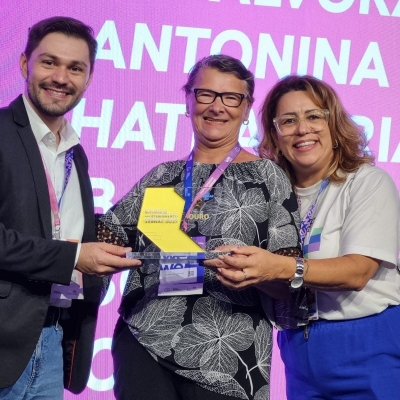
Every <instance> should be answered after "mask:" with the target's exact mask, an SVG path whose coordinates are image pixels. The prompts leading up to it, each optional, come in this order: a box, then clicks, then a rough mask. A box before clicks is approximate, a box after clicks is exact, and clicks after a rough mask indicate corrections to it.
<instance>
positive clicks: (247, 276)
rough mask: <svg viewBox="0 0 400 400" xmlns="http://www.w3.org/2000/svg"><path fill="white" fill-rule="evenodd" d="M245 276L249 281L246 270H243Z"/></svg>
mask: <svg viewBox="0 0 400 400" xmlns="http://www.w3.org/2000/svg"><path fill="white" fill-rule="evenodd" d="M242 272H243V275H244V280H246V279H248V276H247V274H246V271H245V270H244V269H242Z"/></svg>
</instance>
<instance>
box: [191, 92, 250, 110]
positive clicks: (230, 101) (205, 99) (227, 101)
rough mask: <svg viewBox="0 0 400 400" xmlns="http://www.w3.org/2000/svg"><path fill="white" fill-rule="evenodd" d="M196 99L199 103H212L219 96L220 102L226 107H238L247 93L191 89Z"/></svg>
mask: <svg viewBox="0 0 400 400" xmlns="http://www.w3.org/2000/svg"><path fill="white" fill-rule="evenodd" d="M192 92H194V96H195V97H196V101H197V102H198V103H201V104H212V103H214V101H215V99H216V98H217V97H220V98H221V100H222V103H223V104H224V105H226V106H227V107H239V106H240V105H241V104H242V101H243V99H246V98H247V97H248V95H247V94H243V93H235V92H223V93H219V92H214V90H210V89H193V88H192Z"/></svg>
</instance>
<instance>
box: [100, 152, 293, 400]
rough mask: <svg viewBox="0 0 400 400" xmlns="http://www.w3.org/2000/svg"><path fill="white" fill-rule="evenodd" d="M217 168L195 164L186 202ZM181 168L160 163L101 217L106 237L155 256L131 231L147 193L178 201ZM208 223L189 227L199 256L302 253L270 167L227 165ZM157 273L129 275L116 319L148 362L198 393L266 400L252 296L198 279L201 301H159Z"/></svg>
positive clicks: (265, 334)
mask: <svg viewBox="0 0 400 400" xmlns="http://www.w3.org/2000/svg"><path fill="white" fill-rule="evenodd" d="M216 167H217V166H216V165H212V164H201V163H194V167H193V196H195V194H196V192H197V191H198V190H199V189H200V188H201V186H202V185H203V184H204V182H205V181H206V180H207V178H208V177H209V176H210V174H211V173H212V172H213V171H214V170H215V168H216ZM184 173H185V161H174V162H166V163H163V164H161V165H159V166H157V167H156V168H154V169H153V170H152V171H151V172H149V173H148V174H147V175H146V176H145V177H144V178H143V179H141V180H140V181H139V182H138V183H137V184H136V185H135V186H134V187H133V188H132V190H131V191H130V192H129V193H128V194H127V195H126V196H125V197H124V198H122V200H120V201H119V202H118V203H117V204H116V205H115V206H114V207H113V208H112V209H111V210H110V211H108V212H107V214H105V215H104V216H102V217H101V222H102V224H104V225H105V229H107V230H109V231H111V233H112V235H114V236H116V237H118V238H119V239H120V240H122V241H123V242H124V243H125V244H128V245H129V246H131V247H132V248H133V249H134V251H148V252H152V251H159V249H158V248H157V247H156V246H155V245H154V244H153V243H151V242H150V241H149V240H148V238H147V237H146V236H144V235H143V234H142V233H140V232H139V231H137V228H136V225H137V221H138V217H139V212H140V208H141V203H142V199H143V195H144V191H145V188H146V187H155V186H157V187H159V186H173V187H174V188H175V190H176V192H177V193H179V194H180V195H182V193H183V183H182V182H183V177H184ZM200 211H201V212H203V213H204V214H208V216H209V218H208V219H193V220H189V229H188V234H189V235H190V236H191V237H195V236H205V237H206V250H213V249H215V248H216V247H218V246H220V245H254V246H258V247H261V248H264V249H267V250H269V251H271V252H278V253H279V252H280V251H282V250H285V249H286V250H287V249H292V250H293V249H294V251H297V252H298V253H300V244H299V239H298V230H297V227H298V223H299V215H298V212H297V202H296V198H295V196H294V194H293V192H292V189H291V185H290V183H289V181H288V179H287V177H286V175H285V174H284V172H283V171H282V170H281V169H280V168H279V167H277V166H276V165H275V164H274V163H272V162H271V161H269V160H265V159H260V160H255V161H247V162H242V163H232V164H230V165H229V167H228V168H227V169H226V170H225V172H224V174H223V175H222V176H221V177H220V178H219V180H218V181H217V182H216V184H215V185H214V187H213V188H212V190H211V192H210V196H209V200H208V201H206V202H204V203H203V204H202V205H201V210H200ZM158 283H159V265H158V264H156V263H153V264H151V263H149V264H145V265H143V266H142V267H141V268H139V269H134V270H132V271H130V273H129V276H128V280H127V283H126V287H125V290H124V293H123V298H122V302H121V306H120V309H119V312H120V314H121V316H122V318H123V319H124V321H125V322H126V323H127V324H128V326H129V328H130V331H131V332H132V334H133V335H134V336H135V338H136V339H137V340H138V341H139V343H140V344H141V345H142V346H144V347H145V348H146V349H147V351H148V352H149V353H150V354H151V355H152V356H153V358H154V359H155V360H157V361H158V362H159V363H161V364H162V365H163V366H165V367H167V368H168V369H170V370H172V371H174V372H175V373H177V374H179V375H181V376H184V377H186V378H188V379H190V380H192V381H194V382H196V383H197V384H198V385H200V386H201V387H203V388H206V389H208V390H211V391H214V392H216V393H219V394H223V395H227V396H232V397H237V398H239V399H255V400H261V399H263V400H265V399H268V398H269V375H270V365H271V353H272V326H271V324H270V323H269V321H268V320H267V318H266V317H265V313H264V311H263V308H262V306H261V303H260V293H259V292H258V290H257V289H255V288H250V289H246V290H242V291H231V290H229V289H227V288H226V287H224V286H223V285H222V284H221V283H220V282H219V280H218V279H216V277H215V274H214V272H213V271H212V270H210V269H207V268H206V269H205V277H204V290H203V294H202V295H192V296H175V297H173V296H171V297H159V296H158V295H157V290H158Z"/></svg>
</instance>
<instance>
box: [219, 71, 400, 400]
mask: <svg viewBox="0 0 400 400" xmlns="http://www.w3.org/2000/svg"><path fill="white" fill-rule="evenodd" d="M261 117H262V125H263V132H264V133H263V136H262V140H261V143H260V145H259V153H260V155H261V156H262V157H265V158H270V159H272V160H274V161H275V162H276V163H277V164H279V165H280V166H281V167H282V168H283V169H284V170H285V171H286V173H287V174H288V176H289V178H290V180H291V182H292V184H293V186H294V189H295V192H296V194H297V198H298V203H299V209H300V216H301V219H302V221H301V230H300V236H301V240H302V244H303V253H304V258H297V259H293V258H292V259H290V258H287V257H281V256H279V255H275V254H271V253H269V252H267V251H265V250H261V249H258V248H255V247H247V248H237V249H234V250H233V252H234V253H236V255H237V256H239V255H240V256H241V258H238V257H229V256H223V257H222V260H220V261H219V267H220V271H219V273H218V275H217V276H218V278H219V279H220V280H221V281H222V282H223V283H224V284H225V285H227V286H228V287H230V288H237V289H243V288H245V287H248V286H249V285H256V286H262V285H263V284H265V282H269V283H270V284H271V283H273V282H277V283H278V282H287V285H288V292H289V291H292V292H293V291H296V290H299V289H300V288H302V287H306V288H307V291H308V296H307V297H305V298H304V299H303V300H304V302H303V303H300V304H299V307H300V309H308V315H307V318H305V319H304V320H303V321H301V320H299V319H297V320H294V319H292V321H288V320H287V321H283V322H286V324H285V323H284V324H281V325H283V326H284V327H286V328H292V329H285V330H283V331H281V332H279V336H278V343H279V346H280V349H281V356H282V359H283V361H284V363H285V370H286V378H287V396H288V399H291V400H292V399H295V400H302V399H304V400H310V399H362V400H367V399H379V400H391V399H395V398H399V381H400V339H399V332H400V306H399V303H400V275H399V271H398V267H397V263H398V260H397V257H398V254H399V241H400V237H399V194H398V191H397V188H396V186H395V184H394V182H393V180H392V178H391V177H390V176H389V174H388V173H386V172H385V171H383V170H382V169H380V168H378V167H376V166H374V165H373V156H372V155H371V154H370V153H369V152H368V151H366V150H365V149H366V140H365V137H364V135H363V133H362V131H361V130H360V128H359V127H358V126H357V125H355V124H354V123H353V121H352V120H351V118H350V116H349V114H348V113H347V112H346V111H345V109H344V107H343V105H342V103H341V101H340V99H339V97H338V96H337V94H336V93H335V91H334V90H333V89H332V88H331V87H330V86H329V85H327V84H326V83H324V82H322V81H320V80H318V79H316V78H314V77H312V76H288V77H286V78H283V79H282V80H280V81H279V82H278V83H277V84H276V85H275V86H274V87H273V88H272V89H271V91H270V92H269V94H268V95H267V97H266V99H265V101H264V103H263V107H262V111H261ZM244 256H246V258H245V257H244ZM224 267H225V268H224ZM243 270H244V271H245V272H246V274H247V276H248V279H246V280H243V278H242V275H243V274H242V271H243ZM282 306H283V307H284V305H282V304H281V303H279V302H277V303H276V309H277V310H279V308H280V307H282Z"/></svg>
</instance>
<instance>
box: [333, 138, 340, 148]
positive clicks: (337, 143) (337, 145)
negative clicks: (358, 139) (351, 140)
mask: <svg viewBox="0 0 400 400" xmlns="http://www.w3.org/2000/svg"><path fill="white" fill-rule="evenodd" d="M338 147H339V142H338V140H337V139H335V144H334V145H333V147H332V149H337V148H338Z"/></svg>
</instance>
